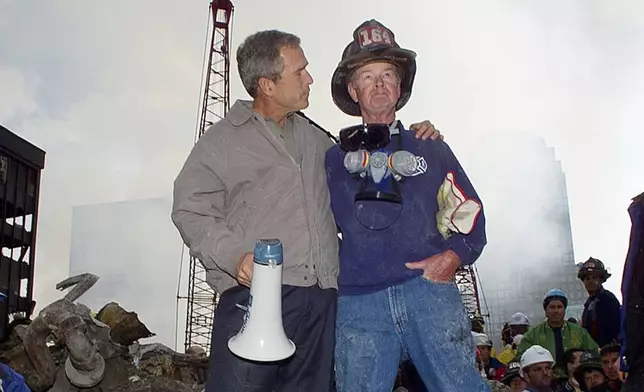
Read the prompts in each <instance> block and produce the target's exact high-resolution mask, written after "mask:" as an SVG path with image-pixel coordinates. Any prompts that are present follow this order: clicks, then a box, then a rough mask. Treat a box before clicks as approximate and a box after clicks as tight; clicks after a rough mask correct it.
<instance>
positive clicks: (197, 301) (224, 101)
mask: <svg viewBox="0 0 644 392" xmlns="http://www.w3.org/2000/svg"><path fill="white" fill-rule="evenodd" d="M233 12H234V7H233V3H232V2H231V1H230V0H213V1H211V3H210V6H209V14H210V16H209V23H208V29H207V34H208V35H209V39H207V41H208V42H209V45H208V48H207V50H208V54H207V55H208V59H207V61H206V62H205V65H206V66H207V69H206V70H205V72H202V78H203V79H202V86H203V90H202V93H201V97H200V98H201V102H200V107H199V110H200V114H199V120H198V124H197V129H196V132H195V142H196V141H197V140H198V139H199V138H200V137H201V136H202V135H203V134H204V132H206V130H207V129H208V127H209V126H210V125H212V124H214V123H215V122H217V121H218V120H220V119H222V118H223V117H224V116H225V115H226V113H228V109H230V46H231V41H232V21H233ZM211 23H212V25H211ZM217 300H218V294H217V293H215V291H214V290H213V289H212V288H211V287H210V286H209V285H208V282H206V269H205V268H204V266H203V264H202V263H201V261H199V260H198V259H196V258H195V257H190V264H189V267H188V294H187V309H186V331H185V340H184V346H185V348H186V350H187V349H188V348H189V347H194V346H197V347H201V348H203V349H204V350H205V351H206V352H209V350H210V334H211V331H212V323H213V317H214V312H215V307H216V305H217Z"/></svg>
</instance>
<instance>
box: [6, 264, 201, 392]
mask: <svg viewBox="0 0 644 392" xmlns="http://www.w3.org/2000/svg"><path fill="white" fill-rule="evenodd" d="M97 280H98V277H97V276H95V275H92V274H81V275H78V276H74V277H71V278H69V279H66V280H64V281H62V282H60V283H59V284H58V285H57V286H56V288H57V289H59V290H65V289H67V288H70V287H73V288H72V289H71V290H70V291H69V292H68V293H67V295H65V297H63V298H62V299H60V300H58V301H55V302H53V303H51V304H49V305H48V306H46V307H45V308H44V309H42V310H41V311H40V313H39V314H38V316H37V317H36V318H35V319H33V320H20V319H18V320H14V321H13V322H12V323H11V325H10V333H9V337H8V339H7V340H6V341H4V342H2V343H0V361H1V362H3V363H5V364H7V365H8V366H10V367H12V368H13V369H14V370H15V371H16V372H18V373H20V374H21V375H23V376H24V377H25V380H26V382H27V384H28V385H29V387H30V388H31V390H32V391H33V392H46V391H49V392H77V391H86V392H99V391H100V392H116V391H121V392H144V391H145V392H153V391H154V392H165V391H168V392H170V391H172V392H202V391H203V390H204V384H205V379H206V372H207V369H208V358H207V357H206V356H205V355H203V353H202V352H194V353H187V354H181V353H177V352H175V351H173V350H172V349H170V348H168V347H166V346H164V345H162V344H158V343H154V344H140V343H139V339H145V338H149V337H153V336H155V335H154V333H152V332H150V331H149V330H148V329H147V327H146V326H145V325H144V324H143V323H142V322H141V321H140V320H139V318H138V316H137V314H136V313H134V312H128V311H126V310H125V309H123V308H122V307H121V306H119V305H118V304H117V303H114V302H111V303H108V304H106V305H105V306H104V307H103V308H102V309H101V310H100V311H99V312H98V313H97V314H96V316H95V317H92V316H91V314H90V309H89V308H88V307H87V306H85V305H83V304H79V303H76V300H77V299H78V298H79V297H80V296H81V295H82V294H83V293H85V292H86V291H87V290H89V289H90V288H91V287H92V286H93V285H94V284H95V283H96V281H97Z"/></svg>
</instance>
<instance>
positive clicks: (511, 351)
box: [497, 312, 530, 364]
mask: <svg viewBox="0 0 644 392" xmlns="http://www.w3.org/2000/svg"><path fill="white" fill-rule="evenodd" d="M507 324H508V327H507V334H508V341H507V342H506V344H505V346H504V347H503V351H501V353H499V355H498V356H497V359H498V360H499V361H501V363H503V364H507V363H509V362H510V361H512V360H513V359H515V358H516V355H517V347H518V345H519V342H520V341H521V339H522V338H523V335H524V334H525V333H526V332H527V331H528V329H529V328H530V320H529V319H528V316H526V315H525V314H523V313H520V312H517V313H515V314H513V315H512V317H510V320H509V321H508V323H507Z"/></svg>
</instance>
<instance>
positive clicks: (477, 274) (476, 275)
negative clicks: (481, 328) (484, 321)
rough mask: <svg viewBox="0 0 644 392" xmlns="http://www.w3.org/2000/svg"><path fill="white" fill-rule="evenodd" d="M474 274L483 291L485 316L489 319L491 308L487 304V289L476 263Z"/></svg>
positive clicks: (480, 289)
mask: <svg viewBox="0 0 644 392" xmlns="http://www.w3.org/2000/svg"><path fill="white" fill-rule="evenodd" d="M474 275H475V277H476V282H477V284H478V287H479V291H480V293H481V297H483V306H484V307H485V315H486V316H483V315H481V316H483V317H487V318H488V320H489V319H490V308H489V307H488V306H487V298H486V297H485V291H484V290H483V283H482V282H481V276H480V275H479V269H478V268H477V266H476V263H475V264H474Z"/></svg>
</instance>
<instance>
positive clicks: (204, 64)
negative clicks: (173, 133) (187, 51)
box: [194, 3, 214, 143]
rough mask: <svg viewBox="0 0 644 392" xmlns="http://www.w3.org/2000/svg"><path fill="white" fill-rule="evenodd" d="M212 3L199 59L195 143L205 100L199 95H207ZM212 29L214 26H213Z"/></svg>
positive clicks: (197, 138)
mask: <svg viewBox="0 0 644 392" xmlns="http://www.w3.org/2000/svg"><path fill="white" fill-rule="evenodd" d="M211 8H212V3H210V5H209V6H208V20H207V21H206V42H205V43H204V49H203V56H202V58H201V80H200V81H199V102H198V103H199V105H197V120H196V124H195V137H194V142H195V143H197V140H199V129H200V127H201V111H202V110H201V109H202V108H201V102H202V101H203V100H204V99H206V97H204V96H202V95H201V94H204V95H207V94H208V92H207V91H204V89H203V86H204V78H205V75H206V73H205V72H204V69H205V67H206V53H210V47H209V45H210V39H209V37H210V35H209V34H208V32H209V31H210V14H211V13H212V10H211ZM213 29H214V26H213ZM208 72H210V64H208Z"/></svg>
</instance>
